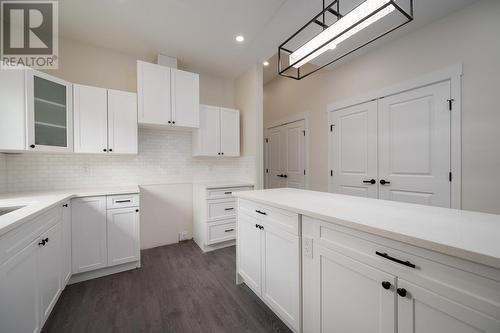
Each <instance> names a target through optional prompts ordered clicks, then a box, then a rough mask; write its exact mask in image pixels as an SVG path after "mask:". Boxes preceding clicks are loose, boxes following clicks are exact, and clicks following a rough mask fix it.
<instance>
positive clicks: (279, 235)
mask: <svg viewBox="0 0 500 333" xmlns="http://www.w3.org/2000/svg"><path fill="white" fill-rule="evenodd" d="M263 239H264V241H263V252H262V253H263V258H262V270H263V271H262V298H263V299H264V300H265V301H266V302H267V303H268V304H269V305H270V306H271V308H272V309H273V310H274V311H275V312H276V313H278V314H279V316H280V317H281V318H282V319H283V320H284V321H286V322H287V324H288V325H289V326H291V327H293V328H295V329H296V330H297V331H299V328H300V268H299V261H300V257H299V253H300V247H299V237H297V236H294V235H292V234H289V233H287V232H285V231H283V230H280V229H276V228H272V227H271V226H264V229H263Z"/></svg>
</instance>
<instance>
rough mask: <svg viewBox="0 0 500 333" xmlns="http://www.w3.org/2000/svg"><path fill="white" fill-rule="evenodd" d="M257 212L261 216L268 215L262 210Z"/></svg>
mask: <svg viewBox="0 0 500 333" xmlns="http://www.w3.org/2000/svg"><path fill="white" fill-rule="evenodd" d="M255 212H256V213H259V214H261V215H267V213H266V212H263V211H260V210H256V211H255Z"/></svg>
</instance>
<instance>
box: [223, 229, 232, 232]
mask: <svg viewBox="0 0 500 333" xmlns="http://www.w3.org/2000/svg"><path fill="white" fill-rule="evenodd" d="M231 231H234V229H226V230H224V232H231Z"/></svg>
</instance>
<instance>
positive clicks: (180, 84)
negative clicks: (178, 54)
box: [171, 69, 200, 128]
mask: <svg viewBox="0 0 500 333" xmlns="http://www.w3.org/2000/svg"><path fill="white" fill-rule="evenodd" d="M171 72H172V85H171V89H172V116H171V121H172V124H173V125H175V126H181V127H194V128H198V127H199V125H200V120H199V114H200V113H199V107H200V78H199V75H198V74H195V73H189V72H184V71H180V70H178V69H172V70H171Z"/></svg>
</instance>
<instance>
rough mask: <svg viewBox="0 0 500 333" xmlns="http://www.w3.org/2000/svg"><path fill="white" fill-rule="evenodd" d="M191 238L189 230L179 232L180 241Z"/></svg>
mask: <svg viewBox="0 0 500 333" xmlns="http://www.w3.org/2000/svg"><path fill="white" fill-rule="evenodd" d="M188 239H189V233H188V232H187V231H181V232H179V242H182V241H186V240H188Z"/></svg>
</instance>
